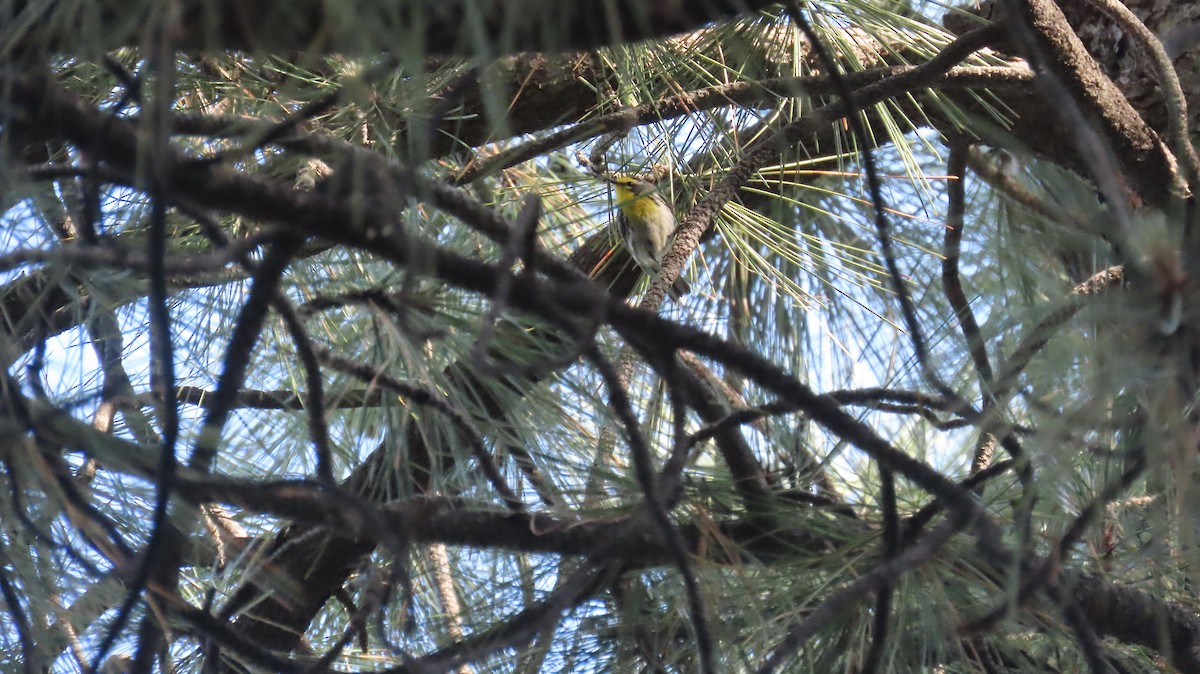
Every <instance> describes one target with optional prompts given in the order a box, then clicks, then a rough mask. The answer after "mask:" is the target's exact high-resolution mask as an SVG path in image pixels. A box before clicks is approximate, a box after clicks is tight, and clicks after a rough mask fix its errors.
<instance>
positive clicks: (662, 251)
mask: <svg viewBox="0 0 1200 674" xmlns="http://www.w3.org/2000/svg"><path fill="white" fill-rule="evenodd" d="M606 180H607V181H608V182H610V183H612V185H613V189H614V191H615V192H616V193H617V210H618V211H619V212H620V214H619V215H618V216H617V230H618V231H619V232H620V234H621V239H622V240H624V241H625V248H627V249H628V250H629V254H630V255H632V256H633V260H634V261H635V262H637V264H638V266H639V267H641V268H642V271H644V272H646V273H647V274H649V275H650V276H652V277H653V276H656V275H657V274H658V270H659V268H660V267H662V259H663V256H664V255H666V254H667V251H669V250H671V244H672V243H674V242H675V226H676V222H675V209H674V208H673V207H672V206H671V204H670V203H669V202H668V201H667V199H666V197H664V196H663V194H662V192H660V191H659V189H658V186H656V185H655V184H654V183H651V182H648V181H645V180H641V179H640V178H634V177H633V176H617V177H615V178H606ZM690 291H691V286H689V285H688V282H687V280H686V279H684V278H683V277H682V276H680V277H679V278H677V279H675V283H673V284H672V285H671V287H670V288H668V289H667V294H669V295H670V296H671V299H673V300H678V299H679V298H680V297H683V296H684V295H686V294H688V292H690Z"/></svg>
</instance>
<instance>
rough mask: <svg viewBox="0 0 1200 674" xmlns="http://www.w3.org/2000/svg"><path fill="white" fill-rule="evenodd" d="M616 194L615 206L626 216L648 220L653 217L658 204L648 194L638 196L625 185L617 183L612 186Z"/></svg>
mask: <svg viewBox="0 0 1200 674" xmlns="http://www.w3.org/2000/svg"><path fill="white" fill-rule="evenodd" d="M613 188H614V189H613V191H615V192H616V194H617V207H618V208H620V209H621V212H622V213H624V214H625V217H627V218H633V219H635V220H648V219H650V218H651V217H654V215H655V211H656V210H657V209H658V207H659V206H658V204H657V203H656V202H655V200H654V199H653V198H651V196H650V195H642V196H638V195H636V194H634V193H633V191H632V190H630V189H629V188H628V187H626V186H625V185H622V184H620V183H617V184H616V185H614V186H613Z"/></svg>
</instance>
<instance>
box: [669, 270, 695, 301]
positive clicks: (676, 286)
mask: <svg viewBox="0 0 1200 674" xmlns="http://www.w3.org/2000/svg"><path fill="white" fill-rule="evenodd" d="M690 292H692V285H691V284H690V283H688V282H687V279H685V278H684V277H682V276H680V277H679V278H677V279H675V282H674V283H672V284H671V287H670V289H668V290H667V294H668V295H670V296H671V299H673V300H675V301H676V302H678V301H679V298H681V297H683V296H684V295H686V294H688V293H690Z"/></svg>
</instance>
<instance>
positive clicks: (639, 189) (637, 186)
mask: <svg viewBox="0 0 1200 674" xmlns="http://www.w3.org/2000/svg"><path fill="white" fill-rule="evenodd" d="M605 180H607V181H608V182H609V183H611V184H612V186H613V188H614V189H615V190H616V192H617V201H618V202H620V201H631V200H633V199H635V198H637V197H644V196H646V195H648V194H653V193H654V191H655V190H657V189H658V188H657V187H656V186H655V185H654V183H652V182H648V181H646V180H642V179H641V178H634V177H633V176H616V177H614V178H606V179H605Z"/></svg>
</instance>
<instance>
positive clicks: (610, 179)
mask: <svg viewBox="0 0 1200 674" xmlns="http://www.w3.org/2000/svg"><path fill="white" fill-rule="evenodd" d="M600 179H601V180H603V181H604V182H606V183H608V184H609V185H616V184H617V179H616V178H614V177H612V176H610V175H604V176H600Z"/></svg>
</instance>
